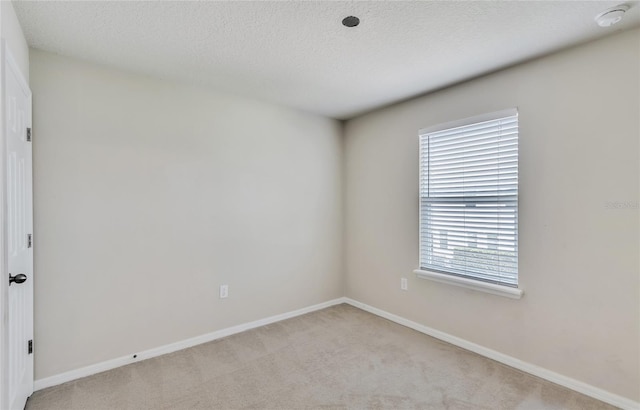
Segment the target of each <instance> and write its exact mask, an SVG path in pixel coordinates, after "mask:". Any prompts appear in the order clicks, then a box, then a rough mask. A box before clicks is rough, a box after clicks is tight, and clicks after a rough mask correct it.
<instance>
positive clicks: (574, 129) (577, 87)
mask: <svg viewBox="0 0 640 410" xmlns="http://www.w3.org/2000/svg"><path fill="white" fill-rule="evenodd" d="M639 54H640V31H639V30H635V31H631V32H626V33H623V34H620V35H616V36H612V37H609V38H606V39H603V40H600V41H598V42H594V43H590V44H587V45H584V46H580V47H577V48H573V49H570V50H568V51H565V52H562V53H559V54H555V55H552V56H549V57H546V58H543V59H540V60H536V61H533V62H530V63H527V64H524V65H521V66H518V67H515V68H512V69H508V70H505V71H502V72H499V73H496V74H493V75H489V76H487V77H483V78H479V79H476V80H473V81H470V82H467V83H464V84H461V85H458V86H455V87H452V88H449V89H446V90H443V91H440V92H437V93H434V94H431V95H428V96H425V97H422V98H418V99H415V100H412V101H409V102H405V103H402V104H399V105H394V106H391V107H388V108H384V109H381V110H379V111H376V112H373V113H370V114H368V115H364V116H362V117H359V118H356V119H354V120H352V121H349V122H348V123H347V124H346V153H345V155H346V157H345V164H346V168H345V172H346V193H347V194H346V204H347V209H346V215H345V218H346V221H347V235H346V249H347V250H346V252H347V296H349V297H351V298H354V299H356V300H358V301H361V302H364V303H367V304H370V305H373V306H375V307H377V308H380V309H383V310H386V311H389V312H391V313H394V314H397V315H400V316H403V317H405V318H408V319H411V320H413V321H416V322H419V323H422V324H424V325H426V326H430V327H433V328H435V329H437V330H440V331H444V332H447V333H449V334H452V335H455V336H458V337H461V338H463V339H466V340H469V341H472V342H475V343H477V344H480V345H482V346H486V347H489V348H491V349H494V350H497V351H499V352H502V353H505V354H507V355H511V356H513V357H516V358H518V359H521V360H523V361H525V362H529V363H533V364H535V365H538V366H541V367H544V368H547V369H550V370H552V371H555V372H558V373H560V374H563V375H566V376H569V377H572V378H575V379H577V380H580V381H583V382H586V383H589V384H591V385H593V386H596V387H599V388H602V389H605V390H608V391H610V392H613V393H616V394H619V395H622V396H624V397H627V398H630V399H633V400H636V401H638V400H639V399H640V391H639V386H640V375H639V371H640V369H639V364H640V362H639V360H640V358H639V348H638V346H640V337H639V333H640V329H639V326H640V325H639V323H640V317H639V307H640V305H639V304H640V298H639V290H640V282H639V273H640V266H639V259H638V258H639V256H638V254H639V249H640V241H639V231H640V230H639V226H640V224H639V223H640V219H639V210H638V209H637V207H635V209H633V206H632V207H631V208H627V209H607V207H606V204H607V202H612V201H621V202H630V203H632V205H633V204H637V203H638V200H639V185H640V181H639V176H640V169H639V164H640V160H639V149H640V147H639V143H638V142H639V139H640V124H639V115H640V93H639V90H640V78H639V77H640V55H639ZM511 107H518V109H519V113H520V202H519V207H520V208H519V243H520V255H519V265H520V270H519V271H520V283H521V287H522V288H523V289H524V290H525V295H524V297H523V299H521V300H511V299H507V298H503V297H500V296H494V295H489V294H485V293H480V292H477V291H471V290H465V289H462V288H459V287H454V286H451V285H446V284H440V283H436V282H432V281H427V280H424V279H418V278H416V277H415V275H414V274H413V273H412V271H413V270H414V269H416V268H417V267H418V266H417V261H418V134H417V133H418V130H419V129H420V128H424V127H428V126H431V125H435V124H439V123H442V122H446V121H451V120H456V119H461V118H466V117H470V116H473V115H477V114H482V113H487V112H492V111H497V110H501V109H505V108H511ZM401 277H408V278H409V291H408V292H403V291H401V290H400V278H401Z"/></svg>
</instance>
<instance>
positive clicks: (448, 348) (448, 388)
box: [27, 305, 613, 410]
mask: <svg viewBox="0 0 640 410" xmlns="http://www.w3.org/2000/svg"><path fill="white" fill-rule="evenodd" d="M237 408H254V409H303V408H327V409H333V408H336V409H341V408H348V409H365V408H371V409H377V408H385V409H409V408H411V409H414V408H415V409H492V410H493V409H522V410H525V409H527V410H542V409H580V410H587V409H610V408H613V407H611V406H608V405H606V404H604V403H602V402H599V401H597V400H594V399H591V398H589V397H587V396H584V395H581V394H579V393H576V392H573V391H571V390H568V389H565V388H563V387H560V386H558V385H555V384H552V383H549V382H546V381H544V380H541V379H538V378H536V377H534V376H531V375H528V374H526V373H523V372H520V371H518V370H515V369H512V368H510V367H507V366H504V365H502V364H500V363H497V362H495V361H492V360H489V359H486V358H484V357H481V356H479V355H477V354H474V353H471V352H468V351H466V350H463V349H460V348H457V347H455V346H452V345H450V344H447V343H444V342H441V341H438V340H437V339H433V338H431V337H429V336H426V335H423V334H421V333H418V332H416V331H414V330H411V329H408V328H406V327H403V326H400V325H397V324H395V323H392V322H390V321H387V320H385V319H381V318H379V317H377V316H374V315H371V314H369V313H367V312H364V311H362V310H360V309H357V308H354V307H352V306H349V305H339V306H334V307H331V308H327V309H324V310H321V311H317V312H313V313H309V314H307V315H303V316H299V317H296V318H293V319H289V320H285V321H282V322H278V323H275V324H271V325H268V326H264V327H261V328H258V329H254V330H250V331H247V332H244V333H240V334H237V335H234V336H230V337H227V338H224V339H220V340H216V341H213V342H210V343H206V344H203V345H200V346H196V347H193V348H190V349H187V350H182V351H180V352H176V353H172V354H168V355H165V356H161V357H157V358H153V359H149V360H145V361H141V362H138V363H135V364H131V365H128V366H125V367H121V368H118V369H114V370H110V371H107V372H104V373H100V374H97V375H94V376H91V377H87V378H84V379H80V380H76V381H73V382H69V383H66V384H63V385H60V386H56V387H52V388H49V389H46V390H41V391H38V392H36V393H34V394H33V396H32V397H31V398H30V399H29V401H28V402H27V409H28V410H40V409H64V410H67V409H82V410H98V409H237Z"/></svg>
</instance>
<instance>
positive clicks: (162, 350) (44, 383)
mask: <svg viewBox="0 0 640 410" xmlns="http://www.w3.org/2000/svg"><path fill="white" fill-rule="evenodd" d="M341 303H346V298H338V299H333V300H329V301H327V302H323V303H319V304H317V305H313V306H307V307H305V308H302V309H298V310H294V311H291V312H287V313H282V314H280V315H275V316H270V317H267V318H264V319H260V320H256V321H253V322H249V323H244V324H241V325H237V326H232V327H228V328H226V329H221V330H217V331H215V332H211V333H207V334H204V335H201V336H196V337H193V338H191V339H187V340H182V341H179V342H175V343H171V344H168V345H164V346H160V347H156V348H153V349H149V350H145V351H142V352H136V353H135V354H136V356H137V357H136V358H133V353H132V354H130V355H127V356H122V357H118V358H115V359H111V360H107V361H104V362H101V363H96V364H92V365H90V366H86V367H82V368H80V369H76V370H71V371H68V372H64V373H60V374H56V375H54V376H50V377H45V378H44V379H38V380H36V381H35V382H34V391H37V390H42V389H46V388H47V387H52V386H56V385H58V384H62V383H66V382H69V381H72V380H76V379H80V378H82V377H86V376H91V375H93V374H96V373H100V372H104V371H107V370H111V369H115V368H117V367H120V366H124V365H127V364H131V363H135V362H139V361H141V360H145V359H150V358H152V357H156V356H161V355H163V354H167V353H172V352H175V351H178V350H182V349H186V348H189V347H193V346H196V345H199V344H202V343H207V342H210V341H212V340H216V339H220V338H223V337H226V336H231V335H233V334H236V333H240V332H244V331H245V330H249V329H254V328H256V327H260V326H265V325H268V324H271V323H275V322H279V321H281V320H285V319H290V318H292V317H296V316H300V315H304V314H306V313H310V312H313V311H316V310H320V309H324V308H328V307H330V306H334V305H339V304H341Z"/></svg>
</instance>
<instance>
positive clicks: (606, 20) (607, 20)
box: [595, 4, 629, 27]
mask: <svg viewBox="0 0 640 410" xmlns="http://www.w3.org/2000/svg"><path fill="white" fill-rule="evenodd" d="M627 10H629V6H628V5H626V4H621V5H619V6H615V7H611V8H610V9H607V10H605V11H603V12H602V13H600V14H598V15H597V16H596V18H595V21H596V23H598V25H599V26H600V27H609V26H613V25H614V24H616V23H617V22H619V21H620V20H622V16H624V13H625V12H626V11H627Z"/></svg>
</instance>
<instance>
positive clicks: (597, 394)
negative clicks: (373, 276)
mask: <svg viewBox="0 0 640 410" xmlns="http://www.w3.org/2000/svg"><path fill="white" fill-rule="evenodd" d="M344 301H345V302H346V303H348V304H350V305H352V306H355V307H357V308H359V309H362V310H366V311H367V312H369V313H373V314H374V315H376V316H380V317H383V318H385V319H388V320H391V321H392V322H395V323H398V324H400V325H403V326H406V327H409V328H411V329H414V330H417V331H418V332H420V333H424V334H426V335H429V336H432V337H435V338H436V339H440V340H442V341H445V342H448V343H451V344H452V345H456V346H458V347H461V348H463V349H466V350H469V351H472V352H474V353H477V354H479V355H481V356H485V357H488V358H489V359H493V360H495V361H497V362H500V363H503V364H506V365H507V366H511V367H514V368H516V369H518V370H522V371H524V372H527V373H529V374H532V375H534V376H537V377H540V378H542V379H545V380H548V381H550V382H553V383H556V384H559V385H560V386H564V387H567V388H569V389H571V390H575V391H577V392H579V393H582V394H584V395H587V396H590V397H593V398H594V399H598V400H600V401H603V402H605V403H609V404H611V405H613V406H616V407H620V408H621V409H625V410H637V409H640V403H639V402H636V401H633V400H631V399H628V398H626V397H622V396H619V395H617V394H613V393H610V392H608V391H606V390H602V389H600V388H598V387H595V386H592V385H590V384H587V383H584V382H581V381H579V380H576V379H572V378H570V377H567V376H563V375H561V374H559V373H556V372H553V371H551V370H548V369H544V368H542V367H539V366H536V365H534V364H531V363H527V362H524V361H522V360H519V359H516V358H515V357H511V356H508V355H506V354H504V353H500V352H497V351H495V350H492V349H489V348H486V347H484V346H480V345H478V344H475V343H473V342H469V341H468V340H464V339H461V338H459V337H456V336H452V335H450V334H448V333H444V332H441V331H439V330H436V329H433V328H430V327H428V326H424V325H421V324H419V323H416V322H412V321H411V320H408V319H405V318H403V317H400V316H397V315H394V314H393V313H389V312H386V311H384V310H381V309H378V308H375V307H373V306H369V305H367V304H364V303H361V302H358V301H356V300H353V299H350V298H344Z"/></svg>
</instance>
